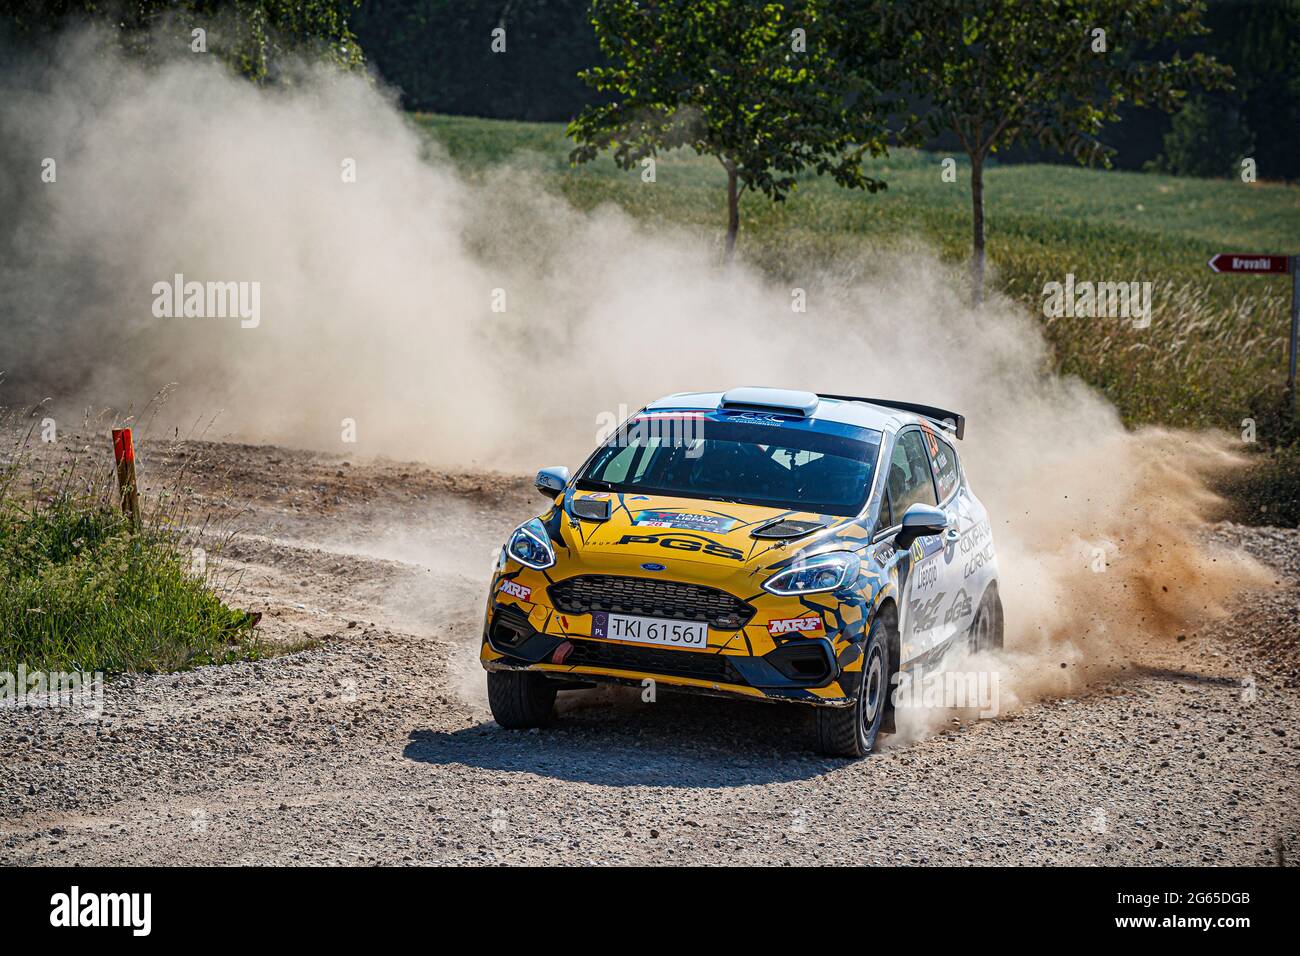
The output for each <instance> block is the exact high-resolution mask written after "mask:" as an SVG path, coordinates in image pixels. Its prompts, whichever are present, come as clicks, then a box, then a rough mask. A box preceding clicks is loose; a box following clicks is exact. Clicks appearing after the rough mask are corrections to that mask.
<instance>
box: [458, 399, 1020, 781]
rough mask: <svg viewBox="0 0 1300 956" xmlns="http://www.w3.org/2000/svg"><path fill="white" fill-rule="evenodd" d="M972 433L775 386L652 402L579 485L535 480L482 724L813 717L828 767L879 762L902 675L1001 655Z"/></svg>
mask: <svg viewBox="0 0 1300 956" xmlns="http://www.w3.org/2000/svg"><path fill="white" fill-rule="evenodd" d="M964 433H965V419H964V418H963V417H962V416H961V415H958V414H956V413H954V412H949V411H945V410H943V409H940V408H933V407H930V406H925V405H916V404H911V403H906V402H891V401H883V400H880V399H870V398H853V397H849V396H842V395H819V394H813V393H811V392H803V391H791V390H785V389H774V388H735V389H732V390H730V391H727V392H722V393H719V392H702V393H687V394H677V395H670V396H668V397H667V398H662V399H660V400H659V401H656V402H654V403H652V404H650V405H648V406H646V407H645V408H644V409H642V410H641V411H639V412H638V413H637V414H635V415H633V416H631V417H630V418H629V419H628V420H627V421H626V422H624V423H623V424H622V425H620V426H619V428H618V429H617V430H616V431H615V432H614V434H613V435H611V436H610V437H609V439H608V440H607V441H605V442H604V443H603V444H602V445H601V446H600V447H599V448H597V449H596V451H595V452H594V453H593V454H592V455H591V457H590V458H588V459H587V461H586V462H585V463H584V464H583V466H582V467H581V468H580V469H579V470H578V472H577V474H576V475H574V476H570V474H569V471H568V469H567V468H564V467H552V468H544V469H542V470H541V471H540V472H538V474H537V479H536V486H537V488H538V490H539V491H541V492H542V494H544V495H545V496H546V497H548V498H551V499H553V504H552V506H551V507H550V508H549V509H548V510H547V511H546V512H545V513H544V514H542V515H541V516H540V517H536V518H532V519H530V520H528V521H525V522H524V523H523V524H521V525H520V526H519V527H518V528H516V529H515V530H514V532H513V533H512V534H511V535H510V537H509V540H507V541H506V543H505V546H504V547H503V548H502V549H501V553H500V556H499V558H498V560H497V564H496V567H495V573H494V574H493V577H492V584H491V590H490V592H489V597H488V606H487V612H486V615H485V619H484V626H483V643H482V649H481V653H480V659H481V661H482V663H483V666H484V667H485V668H486V670H487V684H488V700H489V703H490V705H491V708H492V715H493V717H495V719H496V721H497V723H499V724H500V725H501V726H503V727H509V728H531V727H539V726H543V725H545V724H546V723H548V722H549V721H550V720H551V718H552V715H553V712H554V704H555V695H556V692H557V691H559V690H564V689H579V688H585V687H592V686H594V685H595V683H596V682H615V683H625V684H632V685H638V686H642V687H655V688H657V687H659V686H663V687H665V688H671V689H674V690H685V691H695V692H700V693H707V694H715V695H723V696H734V697H744V698H754V699H761V700H774V701H789V702H794V703H802V704H809V705H814V706H815V708H816V709H815V718H816V729H817V743H818V749H820V750H821V751H822V752H824V753H829V754H834V755H840V756H862V755H864V754H866V753H869V752H870V751H871V750H872V748H873V747H874V746H875V743H876V739H877V735H878V734H879V733H880V730H881V727H882V725H885V726H887V725H888V721H889V720H890V719H891V717H892V710H891V708H892V705H893V702H892V700H891V690H890V689H891V687H892V686H893V684H894V682H895V676H896V675H897V674H898V673H899V671H900V669H908V670H910V669H914V668H924V667H925V666H926V665H927V663H928V662H933V661H935V660H936V659H937V658H938V657H939V656H940V655H942V654H943V653H945V652H946V651H947V650H948V649H949V648H951V647H953V646H955V645H956V644H958V643H959V642H965V643H966V644H968V645H969V646H970V647H971V648H972V649H974V650H977V651H978V650H984V649H988V648H996V647H1000V646H1001V642H1002V605H1001V602H1000V601H999V598H998V588H997V559H996V556H995V553H994V549H993V538H992V533H991V531H990V528H989V520H988V515H987V513H986V512H985V510H984V506H983V505H982V504H980V501H979V499H978V498H976V497H975V494H974V492H973V491H972V490H971V488H970V485H969V483H968V481H967V476H966V473H965V471H964V469H963V468H962V466H961V462H960V459H959V458H958V456H957V450H956V445H955V441H954V439H961V438H962V437H963V435H964ZM643 696H647V695H644V694H643ZM647 699H648V698H647Z"/></svg>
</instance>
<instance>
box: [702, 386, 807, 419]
mask: <svg viewBox="0 0 1300 956" xmlns="http://www.w3.org/2000/svg"><path fill="white" fill-rule="evenodd" d="M817 401H818V399H817V396H816V395H814V394H813V393H812V392H799V391H795V390H793V389H788V388H755V387H752V386H746V387H743V388H733V389H731V390H730V391H729V392H725V393H723V396H722V407H723V408H724V409H725V410H727V411H734V412H768V413H775V414H777V415H794V416H797V417H799V418H810V417H811V416H812V413H813V412H815V411H817Z"/></svg>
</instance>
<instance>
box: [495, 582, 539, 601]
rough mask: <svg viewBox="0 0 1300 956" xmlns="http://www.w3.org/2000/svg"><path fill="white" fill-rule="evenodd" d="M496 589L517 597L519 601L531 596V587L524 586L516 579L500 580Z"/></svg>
mask: <svg viewBox="0 0 1300 956" xmlns="http://www.w3.org/2000/svg"><path fill="white" fill-rule="evenodd" d="M497 590H498V591H500V592H502V593H503V594H508V595H510V596H511V597H516V598H519V600H521V601H527V600H528V599H529V598H531V597H532V596H533V589H532V588H530V587H525V586H524V585H522V584H520V583H519V582H518V581H511V580H510V579H508V578H507V579H505V580H503V581H502V582H501V587H499V588H497Z"/></svg>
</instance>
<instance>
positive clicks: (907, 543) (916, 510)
mask: <svg viewBox="0 0 1300 956" xmlns="http://www.w3.org/2000/svg"><path fill="white" fill-rule="evenodd" d="M947 528H948V516H947V515H946V514H944V513H943V511H942V510H941V509H939V508H936V507H934V505H923V504H921V503H920V502H918V503H916V504H914V505H912V506H911V507H910V508H908V509H907V510H906V511H904V512H903V527H902V528H901V529H900V530H899V532H898V534H897V536H895V538H894V547H896V548H898V549H899V550H902V549H903V548H910V547H911V546H912V542H913V541H915V540H916V539H917V538H926V537H929V536H930V535H932V534H943V533H944V531H945V530H947Z"/></svg>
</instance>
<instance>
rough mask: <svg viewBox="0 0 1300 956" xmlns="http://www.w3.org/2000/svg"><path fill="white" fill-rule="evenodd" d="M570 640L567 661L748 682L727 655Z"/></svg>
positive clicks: (736, 682)
mask: <svg viewBox="0 0 1300 956" xmlns="http://www.w3.org/2000/svg"><path fill="white" fill-rule="evenodd" d="M570 643H572V644H573V650H572V651H571V652H570V653H569V656H568V657H566V658H565V659H564V663H566V664H581V665H583V666H584V667H613V668H617V669H619V670H631V671H641V672H644V673H648V674H664V675H665V676H670V677H694V678H697V679H699V680H711V681H717V682H719V683H723V684H743V683H745V681H744V680H743V679H742V678H741V676H740V673H739V672H738V671H737V670H736V669H735V668H734V667H732V666H731V662H730V661H728V660H727V658H726V656H725V655H723V654H717V653H713V652H711V651H670V650H660V649H658V648H654V647H629V646H628V645H626V644H606V643H604V642H603V641H583V640H576V639H570Z"/></svg>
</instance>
